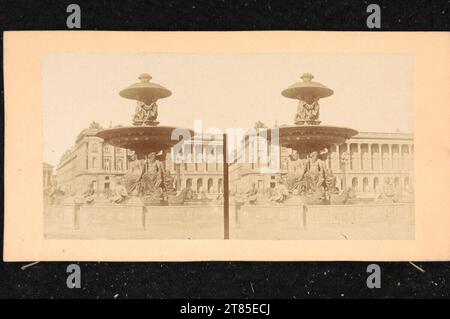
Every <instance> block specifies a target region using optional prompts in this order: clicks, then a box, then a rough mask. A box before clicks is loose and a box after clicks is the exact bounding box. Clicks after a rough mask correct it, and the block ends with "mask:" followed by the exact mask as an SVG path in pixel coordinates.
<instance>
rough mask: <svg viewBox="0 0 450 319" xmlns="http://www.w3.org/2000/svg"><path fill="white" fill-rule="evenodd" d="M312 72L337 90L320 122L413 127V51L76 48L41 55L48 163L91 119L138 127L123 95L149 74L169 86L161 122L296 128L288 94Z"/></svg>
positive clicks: (324, 103)
mask: <svg viewBox="0 0 450 319" xmlns="http://www.w3.org/2000/svg"><path fill="white" fill-rule="evenodd" d="M305 72H310V73H312V74H313V75H314V80H313V81H317V82H320V83H322V84H324V85H326V86H327V87H329V88H331V89H332V90H334V94H333V95H332V96H330V97H327V98H324V99H321V100H320V101H319V104H320V119H321V121H322V124H329V125H337V126H346V127H350V128H354V129H356V130H358V131H364V132H396V131H399V132H404V133H411V132H413V105H412V76H413V60H412V57H411V56H410V55H400V54H396V55H392V54H389V55H387V54H376V55H375V54H314V55H313V54H278V53H276V54H270V53H269V54H266V53H262V54H179V53H176V54H173V53H164V54H160V53H158V54H153V53H148V54H127V53H118V54H104V53H102V54H70V53H67V54H66V53H49V54H45V55H44V56H43V75H42V76H43V83H44V84H43V108H44V112H43V114H44V118H43V121H44V132H43V136H44V161H45V162H47V163H49V164H52V165H56V164H57V163H58V161H59V159H60V157H61V155H62V154H63V153H64V152H65V151H66V150H67V149H69V148H70V147H71V146H72V145H73V144H74V142H75V138H76V136H77V135H78V133H79V132H80V131H81V130H82V129H84V128H86V127H88V126H89V124H90V123H91V122H92V121H96V122H99V123H100V125H102V126H103V127H108V126H109V123H110V122H112V125H113V126H115V125H119V124H120V125H124V126H127V125H131V118H132V114H133V112H134V109H135V106H136V102H134V101H132V100H128V99H124V98H122V97H120V96H119V91H120V90H122V89H124V88H125V87H127V86H129V85H130V84H132V83H135V82H138V81H139V80H138V79H137V77H138V76H139V75H140V74H141V73H149V74H150V75H151V76H152V77H153V79H152V80H151V81H152V82H155V83H158V84H161V85H163V86H165V87H166V88H168V89H169V90H171V91H172V96H170V97H168V98H165V99H161V100H159V101H158V106H159V116H158V120H159V121H160V122H161V124H160V125H169V126H181V127H188V128H193V126H194V120H202V121H203V127H204V128H207V127H218V128H220V129H222V130H224V129H225V128H238V127H239V128H249V127H252V126H253V125H254V123H255V122H256V121H258V120H259V121H262V122H264V123H266V124H267V125H268V126H273V124H274V123H275V121H277V123H278V125H282V124H289V125H292V124H294V120H293V119H294V115H295V111H296V108H297V101H296V100H292V99H288V98H285V97H283V96H282V95H281V91H282V90H284V89H285V88H287V87H288V86H290V85H291V84H293V83H295V82H299V81H301V80H300V76H301V75H302V74H303V73H305Z"/></svg>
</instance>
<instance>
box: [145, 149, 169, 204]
mask: <svg viewBox="0 0 450 319" xmlns="http://www.w3.org/2000/svg"><path fill="white" fill-rule="evenodd" d="M163 176H164V169H163V167H162V165H161V162H160V161H159V160H157V159H156V153H155V152H152V153H150V154H149V155H148V157H147V161H146V167H145V171H144V173H143V174H142V178H141V183H142V187H143V193H144V195H151V194H152V193H154V192H155V191H157V190H158V189H161V188H162V187H163V180H164V177H163Z"/></svg>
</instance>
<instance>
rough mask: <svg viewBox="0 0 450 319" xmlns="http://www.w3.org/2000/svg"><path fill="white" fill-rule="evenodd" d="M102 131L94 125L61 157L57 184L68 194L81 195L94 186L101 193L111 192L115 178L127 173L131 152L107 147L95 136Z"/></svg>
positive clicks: (57, 169)
mask: <svg viewBox="0 0 450 319" xmlns="http://www.w3.org/2000/svg"><path fill="white" fill-rule="evenodd" d="M100 129H101V127H100V126H99V125H98V123H95V122H93V123H91V125H90V126H89V127H88V128H86V129H84V130H83V131H81V132H80V134H78V136H77V138H76V140H75V145H74V146H73V147H72V148H71V149H70V150H68V151H66V152H65V153H64V154H63V156H62V157H61V160H60V162H59V164H58V165H57V167H56V182H57V184H58V186H59V188H60V189H61V190H62V191H63V192H65V193H66V194H77V193H80V192H82V191H83V190H84V189H86V188H87V186H88V185H89V183H91V182H92V183H94V188H95V190H96V191H98V192H102V191H105V190H108V189H110V188H112V186H113V184H114V181H115V177H117V176H123V175H124V174H125V173H126V170H127V162H128V161H127V150H125V149H122V148H118V147H112V146H111V145H108V144H106V143H103V140H102V139H101V138H99V137H96V136H95V134H96V133H97V132H98V131H99V130H100Z"/></svg>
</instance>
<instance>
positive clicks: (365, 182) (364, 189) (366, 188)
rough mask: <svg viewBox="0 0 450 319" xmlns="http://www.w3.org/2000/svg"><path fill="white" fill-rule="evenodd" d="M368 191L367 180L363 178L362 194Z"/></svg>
mask: <svg viewBox="0 0 450 319" xmlns="http://www.w3.org/2000/svg"><path fill="white" fill-rule="evenodd" d="M367 191H369V179H368V178H367V177H364V178H363V192H367Z"/></svg>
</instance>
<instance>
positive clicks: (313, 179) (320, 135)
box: [279, 73, 358, 204]
mask: <svg viewBox="0 0 450 319" xmlns="http://www.w3.org/2000/svg"><path fill="white" fill-rule="evenodd" d="M313 78H314V76H313V75H312V74H311V73H304V74H303V75H302V76H301V79H302V81H301V82H297V83H295V84H293V85H291V86H290V87H288V88H287V89H285V90H284V91H282V92H281V94H282V95H283V96H285V97H287V98H291V99H296V100H298V107H297V112H296V114H295V117H294V122H295V125H292V126H282V127H280V128H279V138H280V145H281V146H284V147H287V148H291V149H293V150H294V152H295V156H293V158H291V161H292V165H291V167H293V168H294V169H293V170H291V171H290V172H289V173H288V175H287V176H286V184H287V188H288V189H289V192H290V193H293V194H300V195H303V196H304V197H305V199H306V202H307V203H315V204H319V203H338V202H345V198H346V197H347V196H348V194H347V190H339V189H338V188H337V187H336V178H335V177H334V175H333V173H332V171H331V169H330V167H328V165H327V160H326V159H327V157H328V156H329V151H330V149H331V147H332V146H337V145H340V144H343V143H344V142H345V141H346V140H347V139H349V138H351V137H352V136H354V135H356V134H357V133H358V132H357V131H356V130H354V129H351V128H346V127H338V126H330V125H321V124H320V123H321V121H320V120H319V115H320V106H319V100H320V99H321V98H325V97H328V96H330V95H332V94H333V90H331V89H329V88H327V87H326V86H324V85H323V84H321V83H318V82H314V81H312V80H313Z"/></svg>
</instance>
